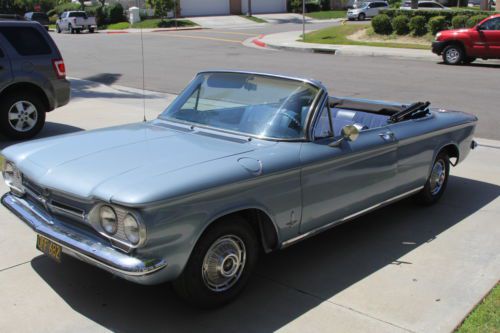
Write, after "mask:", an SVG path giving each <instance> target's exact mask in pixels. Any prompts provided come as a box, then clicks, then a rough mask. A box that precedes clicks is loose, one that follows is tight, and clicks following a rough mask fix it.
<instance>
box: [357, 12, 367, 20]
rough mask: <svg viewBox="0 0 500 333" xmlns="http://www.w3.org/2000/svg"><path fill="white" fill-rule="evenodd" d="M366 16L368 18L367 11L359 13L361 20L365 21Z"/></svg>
mask: <svg viewBox="0 0 500 333" xmlns="http://www.w3.org/2000/svg"><path fill="white" fill-rule="evenodd" d="M365 18H366V15H365V13H360V14H359V15H358V20H359V21H364V20H365Z"/></svg>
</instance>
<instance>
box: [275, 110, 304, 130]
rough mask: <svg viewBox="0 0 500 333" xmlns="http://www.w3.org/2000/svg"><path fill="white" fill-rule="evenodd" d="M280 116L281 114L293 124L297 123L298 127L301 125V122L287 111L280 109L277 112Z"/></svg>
mask: <svg viewBox="0 0 500 333" xmlns="http://www.w3.org/2000/svg"><path fill="white" fill-rule="evenodd" d="M277 114H278V115H280V116H283V117H285V118H288V119H290V120H291V121H292V122H293V123H295V125H297V126H298V127H299V128H300V127H302V124H301V123H300V122H299V121H298V120H297V119H296V118H295V117H294V116H292V115H291V114H289V113H288V111H280V112H278V113H277Z"/></svg>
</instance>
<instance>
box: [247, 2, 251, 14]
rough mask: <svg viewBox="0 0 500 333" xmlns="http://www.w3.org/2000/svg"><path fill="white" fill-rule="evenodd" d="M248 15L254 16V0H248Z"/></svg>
mask: <svg viewBox="0 0 500 333" xmlns="http://www.w3.org/2000/svg"><path fill="white" fill-rule="evenodd" d="M247 16H252V0H248V12H247Z"/></svg>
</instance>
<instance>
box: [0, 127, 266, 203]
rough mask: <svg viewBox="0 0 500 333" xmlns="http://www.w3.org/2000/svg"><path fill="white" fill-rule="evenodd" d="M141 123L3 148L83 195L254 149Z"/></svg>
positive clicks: (104, 194)
mask: <svg viewBox="0 0 500 333" xmlns="http://www.w3.org/2000/svg"><path fill="white" fill-rule="evenodd" d="M166 126H168V125H166V124H165V123H163V122H158V121H156V122H151V123H140V124H132V125H125V126H118V127H112V128H107V129H101V130H94V131H87V132H79V133H75V134H69V135H63V136H59V137H53V138H48V139H41V140H35V141H32V142H27V143H22V144H18V145H14V146H10V147H8V148H6V149H4V150H3V151H2V154H3V155H4V156H5V158H6V159H7V160H9V161H12V162H14V163H15V164H16V165H17V167H18V168H19V169H20V170H21V172H22V173H23V175H24V176H25V177H27V178H29V179H30V180H31V181H33V182H35V183H37V184H39V185H41V186H43V187H47V188H50V189H55V190H58V191H61V192H65V193H69V194H71V195H74V196H78V197H82V198H90V197H98V198H100V199H102V200H111V197H112V196H113V194H116V190H117V189H118V188H124V187H125V186H126V185H130V186H133V184H137V183H140V182H141V181H144V180H146V179H149V180H150V179H151V178H153V177H155V176H158V175H162V174H163V175H164V174H168V173H172V172H174V171H176V170H179V169H183V168H188V167H193V166H196V165H202V164H204V163H207V162H210V161H214V160H218V159H223V158H227V157H229V156H234V155H239V154H242V153H245V152H250V151H252V150H255V149H256V148H257V147H258V145H256V144H255V143H253V142H249V141H248V140H241V139H235V138H234V137H232V138H231V137H225V136H222V135H213V134H211V135H207V134H206V133H203V132H197V131H190V130H180V129H174V128H175V127H174V128H172V127H170V128H169V127H166Z"/></svg>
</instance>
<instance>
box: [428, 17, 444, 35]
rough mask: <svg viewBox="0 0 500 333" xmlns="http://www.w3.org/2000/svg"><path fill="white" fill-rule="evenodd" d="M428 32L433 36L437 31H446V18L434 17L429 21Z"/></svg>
mask: <svg viewBox="0 0 500 333" xmlns="http://www.w3.org/2000/svg"><path fill="white" fill-rule="evenodd" d="M428 25H429V31H430V32H431V34H433V35H435V34H437V33H438V32H439V31H442V30H446V29H448V23H446V17H444V16H435V17H433V18H431V19H430V20H429V23H428Z"/></svg>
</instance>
